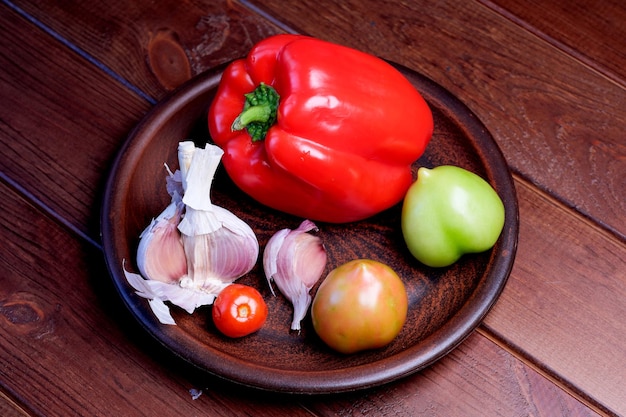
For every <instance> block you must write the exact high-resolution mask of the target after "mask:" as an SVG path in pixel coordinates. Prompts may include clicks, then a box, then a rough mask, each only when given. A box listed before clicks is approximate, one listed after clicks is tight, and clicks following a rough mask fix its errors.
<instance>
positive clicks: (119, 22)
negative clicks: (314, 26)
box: [13, 0, 278, 99]
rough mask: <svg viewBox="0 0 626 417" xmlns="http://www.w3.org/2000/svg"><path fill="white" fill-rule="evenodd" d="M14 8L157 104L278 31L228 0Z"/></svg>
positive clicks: (39, 0) (21, 4)
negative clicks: (169, 91) (192, 79)
mask: <svg viewBox="0 0 626 417" xmlns="http://www.w3.org/2000/svg"><path fill="white" fill-rule="evenodd" d="M13 4H15V5H16V6H17V7H18V8H19V9H20V10H22V11H23V12H24V13H26V14H27V15H29V16H32V17H34V18H35V19H36V20H37V21H38V22H41V24H42V25H43V26H45V27H46V28H49V29H51V30H52V31H54V32H55V33H56V34H58V35H59V36H60V37H62V38H63V39H65V40H67V41H69V42H71V43H72V44H73V45H76V46H77V47H78V48H79V49H80V50H81V51H82V52H84V53H86V54H88V55H90V56H92V57H95V58H96V59H97V60H98V61H99V62H101V63H102V64H104V65H105V66H106V67H108V68H110V69H111V70H113V71H114V72H115V73H116V74H118V75H120V76H121V77H122V78H123V79H125V80H126V81H128V82H129V83H130V84H132V85H133V86H136V87H137V88H138V89H139V90H141V91H142V92H144V93H145V94H146V95H148V96H150V97H152V98H156V99H158V98H161V97H163V95H164V93H165V92H166V91H167V90H171V89H172V88H174V87H176V86H178V85H180V84H181V83H182V82H183V81H185V80H187V79H189V78H190V77H191V76H193V75H195V74H198V73H200V72H202V71H205V70H207V69H210V68H214V67H217V66H219V65H220V64H222V63H225V62H228V61H230V60H232V59H235V58H238V57H240V56H243V55H244V54H245V53H247V52H248V50H249V49H250V47H252V45H253V44H254V43H256V42H258V41H259V40H261V39H263V38H265V37H267V36H269V35H272V34H274V33H277V31H278V28H277V27H276V26H274V25H272V24H271V23H270V22H268V21H267V20H265V19H263V18H261V17H260V16H258V15H256V14H254V13H251V12H250V11H249V10H248V9H246V8H244V7H242V6H240V5H238V4H237V3H235V2H233V1H230V0H219V1H194V2H180V1H176V0H163V1H159V4H158V7H155V5H154V4H153V2H151V1H147V0H142V1H132V2H128V1H108V2H83V1H66V2H64V3H63V5H62V6H59V5H58V4H56V3H55V2H50V1H46V0H36V1H30V0H27V1H22V0H17V1H13Z"/></svg>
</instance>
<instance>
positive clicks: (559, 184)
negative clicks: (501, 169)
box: [252, 0, 626, 239]
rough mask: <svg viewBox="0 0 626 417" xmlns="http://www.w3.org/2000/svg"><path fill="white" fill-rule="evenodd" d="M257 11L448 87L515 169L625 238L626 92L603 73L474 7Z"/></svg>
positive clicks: (276, 5)
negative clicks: (315, 11) (491, 136)
mask: <svg viewBox="0 0 626 417" xmlns="http://www.w3.org/2000/svg"><path fill="white" fill-rule="evenodd" d="M252 3H255V4H257V6H258V7H260V8H262V9H263V10H266V11H267V12H268V13H270V14H271V15H273V16H275V17H276V18H277V19H279V20H281V21H283V22H284V23H285V24H286V25H288V26H290V27H292V28H294V29H295V30H297V31H300V32H304V33H307V34H310V35H313V36H317V37H320V38H323V39H327V40H330V41H334V42H338V43H342V44H347V45H348V46H352V47H355V48H358V49H361V50H364V51H367V52H370V53H373V54H376V55H379V56H383V57H385V58H388V59H391V60H393V61H396V62H400V63H402V64H405V65H407V66H409V67H410V68H413V69H416V70H418V71H419V72H421V73H423V74H425V75H427V76H429V77H430V78H432V79H433V80H435V81H436V82H438V83H440V84H442V85H443V86H444V87H446V88H447V89H448V90H450V91H451V92H452V93H453V94H455V95H456V96H457V97H459V98H460V99H461V100H462V101H463V102H465V103H466V104H467V105H468V106H469V107H470V108H471V109H472V110H473V111H474V112H475V113H477V114H478V116H479V117H480V118H481V120H483V122H485V124H486V125H487V127H488V128H489V129H490V131H491V132H492V133H493V134H494V136H495V137H496V140H497V141H498V143H499V145H500V147H501V148H502V150H503V152H504V154H505V156H506V158H507V160H508V162H509V164H510V165H511V167H512V168H513V169H514V170H515V171H517V172H519V173H520V174H521V175H523V176H526V177H528V178H529V179H530V180H531V181H532V182H533V183H535V184H536V185H537V186H539V187H541V188H543V189H545V190H547V191H549V192H550V193H552V194H554V195H555V196H556V197H557V198H559V199H562V200H563V201H565V202H566V204H568V205H570V206H572V207H575V208H576V209H577V210H579V211H581V212H582V213H584V214H585V215H588V216H590V217H593V218H594V219H595V220H596V221H598V222H600V223H601V224H603V225H604V226H605V227H607V228H609V229H610V230H613V231H615V233H617V234H618V235H620V236H621V238H622V239H624V238H625V236H626V216H624V213H625V212H626V199H624V198H618V196H624V195H626V180H625V178H626V177H625V176H624V175H623V173H624V172H626V158H624V155H625V154H626V145H625V143H624V140H623V134H622V132H623V131H624V130H626V112H624V111H623V108H624V107H625V106H626V90H624V89H623V88H615V87H616V86H615V84H614V82H612V81H611V80H609V79H607V78H606V77H604V76H603V75H602V74H598V73H597V72H595V71H593V70H591V69H589V68H587V67H586V66H585V65H583V64H581V63H580V61H579V60H578V59H576V58H574V57H572V56H568V55H567V54H565V53H554V46H553V45H550V44H548V43H547V42H545V41H544V40H542V39H540V38H537V37H536V36H535V35H533V34H531V33H529V32H527V31H526V30H524V29H523V28H521V27H519V26H515V25H511V22H510V20H509V19H508V18H506V17H504V16H501V15H498V14H497V13H495V12H494V11H493V10H491V9H489V8H486V7H484V6H482V5H481V4H479V3H476V2H474V1H470V2H467V1H444V2H437V3H436V4H432V3H429V4H428V7H425V5H424V4H422V2H408V3H406V2H405V3H402V4H401V5H398V4H395V3H393V2H389V1H385V2H379V1H349V2H342V3H341V4H334V2H333V1H331V0H319V1H318V0H307V1H300V2H289V3H285V2H282V1H280V0H265V1H263V2H254V1H253V2H252ZM623 4H624V3H620V5H617V4H615V5H614V6H613V8H615V9H618V10H622V11H623ZM313 8H315V9H317V10H319V11H320V12H319V14H315V15H311V14H310V13H308V11H309V10H312V9H313ZM605 13H607V14H608V13H611V10H610V9H606V10H605ZM303 16H307V17H306V18H303ZM598 24H607V23H606V22H598ZM433 39H436V42H433V41H432V40H433ZM622 66H626V62H624V61H622ZM557 74H558V76H556V75H557Z"/></svg>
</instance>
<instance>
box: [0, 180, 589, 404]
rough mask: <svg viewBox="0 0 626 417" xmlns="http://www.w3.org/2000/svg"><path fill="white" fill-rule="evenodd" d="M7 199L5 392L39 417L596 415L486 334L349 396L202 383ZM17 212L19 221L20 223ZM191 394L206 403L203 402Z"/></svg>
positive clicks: (95, 253)
mask: <svg viewBox="0 0 626 417" xmlns="http://www.w3.org/2000/svg"><path fill="white" fill-rule="evenodd" d="M0 192H2V194H3V195H4V196H5V197H4V198H3V199H1V200H0V209H1V210H0V213H1V214H0V239H2V240H3V241H5V242H8V247H6V250H4V251H2V253H1V254H0V266H1V267H2V269H3V270H4V271H6V273H5V275H4V276H3V286H2V287H1V288H0V349H2V350H3V352H5V354H4V355H3V356H2V367H1V368H0V380H1V381H2V385H3V386H5V389H6V384H7V383H8V382H9V381H10V389H11V390H12V391H13V395H15V396H18V397H20V398H21V399H22V401H25V402H27V403H28V404H29V407H30V408H29V410H30V412H33V413H35V414H40V415H59V416H61V415H62V416H73V415H77V416H79V415H80V416H84V415H103V416H106V415H111V416H113V415H116V416H117V415H129V414H128V413H129V412H131V410H132V413H136V414H134V415H146V416H151V415H163V416H168V415H172V416H176V415H197V414H198V415H206V414H211V413H219V414H220V415H225V416H226V415H233V416H235V415H237V416H238V415H241V413H242V412H246V413H250V414H251V415H256V416H275V415H293V416H300V415H302V416H305V415H310V411H311V410H313V413H314V415H337V414H339V415H345V414H346V413H348V414H350V415H365V414H366V413H367V412H368V410H372V409H373V410H380V411H383V410H385V409H394V410H396V412H397V415H405V416H412V415H414V411H415V410H425V411H430V414H428V415H442V414H440V413H443V414H447V413H448V412H451V413H452V412H454V410H460V412H461V413H462V415H467V416H478V415H485V414H483V412H484V411H485V406H486V407H488V408H487V409H488V411H489V414H488V415H493V416H510V415H515V414H516V413H523V412H524V410H528V409H537V410H545V412H548V411H553V412H550V413H549V415H551V416H570V415H580V416H591V415H595V412H593V411H592V409H590V408H588V407H586V406H584V405H583V404H582V403H580V402H578V401H577V400H575V399H574V398H573V397H571V396H570V395H569V394H567V393H566V392H564V391H562V390H561V389H560V388H559V386H558V385H555V384H554V383H553V382H550V381H549V380H547V379H545V378H543V377H541V376H540V375H539V374H537V373H536V372H535V371H533V370H532V369H531V368H529V367H528V366H527V365H525V364H524V362H521V361H519V360H518V359H516V358H515V357H514V356H512V355H511V354H510V353H507V352H506V351H505V350H503V349H501V348H500V347H499V346H497V345H495V344H493V343H492V342H490V341H488V340H487V339H486V338H485V337H484V336H482V335H480V334H475V335H473V336H471V337H470V338H469V339H468V340H467V341H466V342H465V343H464V344H463V345H462V346H461V348H460V349H458V350H457V351H455V352H454V353H453V354H451V355H450V356H448V357H446V358H445V359H443V360H442V361H440V362H439V363H438V364H437V365H435V366H434V367H432V368H429V369H428V370H426V371H425V372H423V373H421V374H417V375H414V376H411V377H410V378H406V379H403V380H400V381H398V382H396V383H393V384H391V385H389V386H385V387H381V388H379V389H376V390H369V391H363V392H358V393H354V394H349V395H344V396H324V397H297V396H296V397H293V396H288V397H285V396H275V395H271V394H267V393H259V392H251V391H248V390H242V389H241V388H237V387H233V386H231V385H229V384H224V383H223V382H220V381H218V380H215V379H212V378H206V377H203V376H201V375H197V374H196V373H195V372H194V371H193V369H189V368H187V367H186V366H185V365H184V364H181V363H180V362H179V361H177V360H176V359H174V358H172V357H170V356H169V355H168V354H167V353H166V352H164V351H163V350H162V349H161V348H159V347H158V346H157V345H155V344H154V343H153V342H152V341H151V340H149V339H147V338H145V337H144V336H142V334H143V332H141V331H140V332H137V327H136V326H134V325H133V320H132V319H130V318H129V317H128V315H127V314H126V313H125V309H124V308H123V307H122V306H121V304H120V302H119V300H118V299H117V298H116V297H115V296H114V294H113V292H112V288H111V286H110V284H109V280H108V277H107V276H106V273H105V268H104V266H103V265H102V257H101V255H100V253H99V250H98V249H97V248H94V247H92V246H90V245H88V244H86V243H84V242H81V241H80V240H79V239H77V238H76V237H74V236H72V235H70V234H68V233H67V231H66V229H64V228H63V227H60V226H59V225H57V224H55V223H54V222H53V221H51V220H50V219H48V218H46V217H43V216H42V215H41V213H40V212H38V211H37V209H36V208H35V207H33V206H31V205H29V204H28V202H26V201H24V200H23V199H21V198H20V197H19V196H17V195H16V194H14V193H13V192H12V191H11V190H10V189H7V188H6V187H5V186H2V185H0ZM16 212H19V213H20V220H19V221H16V219H15V217H14V216H13V215H12V214H10V213H16ZM33 264H35V265H37V267H36V268H32V265H33ZM42 276H45V277H46V279H45V280H42V279H41V277H42ZM110 341H115V343H114V344H112V343H110ZM7 352H11V354H10V355H8V354H6V353H7ZM26 364H27V366H25V365H26ZM60 364H61V365H62V366H59V365H60ZM496 370H497V372H496ZM477 381H480V383H477ZM469 387H471V389H469ZM191 389H196V390H202V392H203V393H202V395H200V397H199V398H198V399H196V400H193V399H192V395H191V393H190V390H191ZM302 407H304V408H302ZM306 410H309V411H306ZM369 412H372V411H369Z"/></svg>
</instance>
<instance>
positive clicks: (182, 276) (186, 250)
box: [124, 141, 259, 324]
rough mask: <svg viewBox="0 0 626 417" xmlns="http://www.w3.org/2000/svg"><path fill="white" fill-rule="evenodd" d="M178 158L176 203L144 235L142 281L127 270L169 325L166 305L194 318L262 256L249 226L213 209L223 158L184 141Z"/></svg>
mask: <svg viewBox="0 0 626 417" xmlns="http://www.w3.org/2000/svg"><path fill="white" fill-rule="evenodd" d="M178 153H179V164H180V170H179V171H176V172H175V173H174V174H172V172H171V171H169V169H168V172H169V176H168V178H167V191H168V193H169V194H170V196H171V197H172V202H171V203H170V205H169V206H168V207H167V208H166V209H165V210H164V211H163V212H162V213H161V214H160V215H159V216H158V217H157V218H156V219H155V220H153V221H152V222H151V224H150V225H149V226H148V227H147V228H146V230H144V232H143V233H142V234H141V240H140V243H139V247H138V250H137V266H138V268H139V270H140V272H141V274H142V275H143V277H142V276H141V275H139V274H133V273H131V272H127V271H126V270H125V269H124V272H125V274H126V279H127V280H128V282H129V283H130V284H131V286H133V288H135V290H136V292H137V294H138V295H140V296H142V297H144V298H148V299H149V300H150V307H151V308H152V311H153V312H154V314H155V315H156V316H157V318H159V320H160V321H161V322H162V323H165V324H175V323H174V320H173V318H172V317H171V314H170V312H169V308H168V307H167V305H166V304H165V303H164V302H165V301H169V302H171V303H172V304H175V305H178V306H179V307H182V308H183V309H185V310H186V311H187V312H189V313H190V314H191V313H193V311H194V310H195V308H197V307H199V306H202V305H206V304H211V303H213V300H214V299H215V297H216V296H217V295H218V294H219V293H220V292H221V291H222V289H224V288H225V287H226V286H228V285H229V284H231V283H232V282H233V281H235V280H236V279H237V278H239V277H241V276H243V275H245V274H247V273H248V272H249V271H250V270H251V269H252V268H253V267H254V265H255V264H256V261H257V258H258V255H259V243H258V241H257V238H256V236H255V234H254V231H253V230H252V229H251V228H250V226H248V224H246V223H245V222H244V221H243V220H241V219H240V218H238V217H237V216H235V215H234V214H233V213H231V212H230V211H228V210H226V209H224V208H222V207H219V206H216V205H213V204H212V203H211V198H210V192H211V185H212V181H213V176H214V174H215V171H216V170H217V167H218V166H219V163H220V160H221V158H222V155H223V154H224V152H223V151H222V150H221V149H220V148H218V147H217V146H214V145H209V144H207V146H206V148H205V149H200V148H196V147H195V145H194V144H193V142H190V141H185V142H180V143H179V148H178ZM144 278H145V279H144Z"/></svg>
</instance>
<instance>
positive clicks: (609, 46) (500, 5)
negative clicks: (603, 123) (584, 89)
mask: <svg viewBox="0 0 626 417" xmlns="http://www.w3.org/2000/svg"><path fill="white" fill-rule="evenodd" d="M483 3H485V4H486V5H487V6H489V7H493V8H494V9H495V10H497V11H498V12H499V13H502V14H504V15H505V16H507V17H508V18H510V19H512V20H513V21H514V22H515V23H517V24H520V25H522V26H524V27H526V28H528V29H529V30H531V31H532V32H534V33H537V34H538V35H539V36H541V37H543V38H545V39H548V40H549V42H551V43H554V44H555V45H557V46H558V47H561V48H563V49H565V50H567V51H568V52H570V53H571V54H572V55H574V56H577V57H579V58H580V59H581V60H582V61H584V62H585V63H587V64H589V65H590V66H592V67H593V68H596V69H597V70H598V71H601V72H603V73H604V74H606V75H607V76H608V77H610V78H613V79H615V80H616V81H617V82H619V83H621V84H622V85H625V84H626V68H625V67H624V62H625V61H626V25H624V22H626V7H624V2H623V1H621V0H601V1H597V0H596V1H594V2H593V3H590V2H589V1H585V0H552V1H541V0H524V1H519V0H485V1H483ZM607 39H610V40H611V41H610V42H607Z"/></svg>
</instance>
